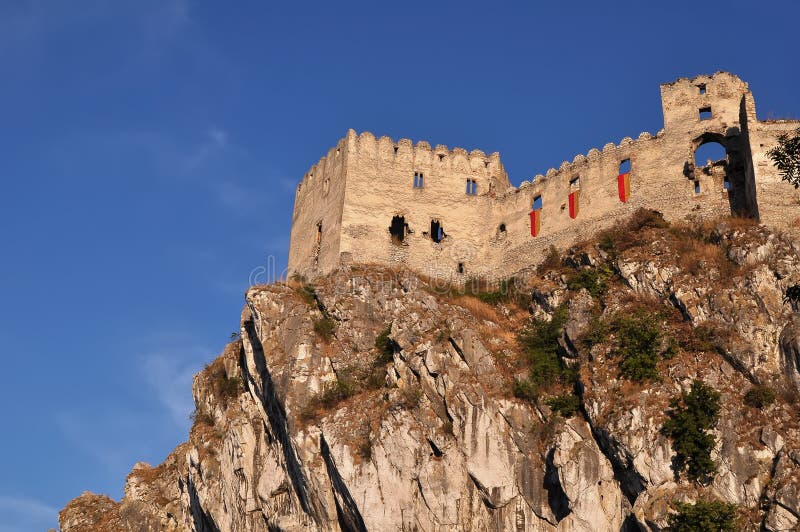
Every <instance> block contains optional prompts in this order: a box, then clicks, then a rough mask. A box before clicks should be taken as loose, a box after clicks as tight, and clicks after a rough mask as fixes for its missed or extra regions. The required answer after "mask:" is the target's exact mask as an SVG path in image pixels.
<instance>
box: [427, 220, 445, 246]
mask: <svg viewBox="0 0 800 532" xmlns="http://www.w3.org/2000/svg"><path fill="white" fill-rule="evenodd" d="M429 234H430V237H431V240H433V241H434V242H436V243H437V244H438V243H439V242H441V241H442V239H444V237H445V236H447V235H445V234H444V229H442V224H441V223H440V222H439V220H431V232H430V233H429Z"/></svg>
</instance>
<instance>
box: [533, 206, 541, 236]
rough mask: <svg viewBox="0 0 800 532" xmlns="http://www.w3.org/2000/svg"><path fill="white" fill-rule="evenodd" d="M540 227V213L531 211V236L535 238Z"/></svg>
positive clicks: (539, 211)
mask: <svg viewBox="0 0 800 532" xmlns="http://www.w3.org/2000/svg"><path fill="white" fill-rule="evenodd" d="M541 227H542V211H541V210H538V211H531V236H537V235H538V234H539V232H540V231H541Z"/></svg>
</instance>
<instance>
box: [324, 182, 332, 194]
mask: <svg viewBox="0 0 800 532" xmlns="http://www.w3.org/2000/svg"><path fill="white" fill-rule="evenodd" d="M330 188H331V180H330V179H326V180H325V181H323V182H322V193H323V194H327V193H328V191H329V190H330Z"/></svg>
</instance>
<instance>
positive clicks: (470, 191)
mask: <svg viewBox="0 0 800 532" xmlns="http://www.w3.org/2000/svg"><path fill="white" fill-rule="evenodd" d="M477 193H478V182H477V181H475V180H474V179H467V195H468V196H474V195H476V194H477Z"/></svg>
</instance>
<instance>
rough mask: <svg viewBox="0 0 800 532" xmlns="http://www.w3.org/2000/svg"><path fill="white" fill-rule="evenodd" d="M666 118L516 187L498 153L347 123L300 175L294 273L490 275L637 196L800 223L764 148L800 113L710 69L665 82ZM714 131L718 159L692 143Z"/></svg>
mask: <svg viewBox="0 0 800 532" xmlns="http://www.w3.org/2000/svg"><path fill="white" fill-rule="evenodd" d="M661 102H662V107H663V112H664V128H663V129H662V130H661V131H659V132H658V133H656V134H655V135H651V134H649V133H641V134H640V135H639V136H638V137H637V138H636V139H632V138H630V137H626V138H624V139H622V141H621V142H620V143H619V144H611V143H609V144H606V145H605V146H604V147H603V149H602V150H598V149H594V148H593V149H591V150H589V152H588V153H587V154H586V155H577V156H576V157H575V158H574V159H573V161H572V162H568V161H564V162H563V163H562V164H561V166H560V167H559V168H558V169H554V168H551V169H550V170H548V171H547V173H546V174H544V175H541V174H540V175H537V176H535V177H534V178H533V179H532V180H531V181H523V182H522V184H521V185H520V186H519V187H514V186H512V185H511V183H510V182H509V180H508V176H507V175H506V172H505V170H504V168H503V164H502V162H501V161H500V155H499V154H498V153H492V154H491V155H486V154H485V153H484V152H482V151H480V150H473V151H471V152H467V151H466V150H463V149H461V148H453V149H449V148H448V147H447V146H443V145H437V146H436V147H433V148H432V147H431V146H430V144H428V143H427V142H424V141H420V142H417V143H416V144H413V143H412V142H411V141H410V140H408V139H400V140H399V141H397V142H395V141H393V140H392V139H390V138H388V137H381V138H377V139H376V138H375V136H373V135H372V134H371V133H368V132H364V133H361V134H360V135H358V134H356V132H355V131H353V130H349V131H348V132H347V135H346V136H345V137H344V138H343V139H341V140H339V142H338V143H337V144H336V146H335V147H333V148H331V149H330V150H329V151H328V154H327V155H326V156H325V157H323V158H322V159H320V161H319V162H318V163H317V164H316V165H314V166H313V167H311V169H310V170H309V171H308V172H307V173H306V174H305V175H304V176H303V179H302V182H301V183H300V184H299V185H298V187H297V193H296V197H295V205H294V214H293V217H292V230H291V240H290V248H289V272H290V273H299V274H303V275H306V276H308V277H314V276H317V275H320V274H325V273H327V272H329V271H331V270H333V269H334V268H336V267H338V266H339V265H341V264H351V263H360V264H380V265H390V266H391V265H397V266H400V265H402V266H405V267H408V268H411V269H413V270H415V271H417V272H420V273H423V274H426V275H429V276H432V277H444V278H448V279H454V280H465V279H467V278H470V277H485V278H488V279H498V278H502V277H507V276H509V275H512V274H514V273H516V272H519V271H520V270H523V269H525V268H529V267H531V266H534V265H536V264H538V263H539V262H541V261H542V259H543V258H544V257H545V255H546V254H547V251H548V249H549V248H550V246H556V248H558V249H564V248H566V247H568V246H570V245H572V244H574V243H576V242H577V241H579V240H584V239H586V238H588V237H590V236H592V235H593V234H594V233H596V232H598V231H600V230H603V229H605V228H607V227H610V226H611V225H613V224H614V223H615V221H617V220H619V219H620V218H621V217H624V216H625V215H626V214H630V213H632V212H633V211H635V210H636V209H638V208H640V207H646V208H650V209H656V210H658V211H661V212H662V213H663V214H664V217H665V218H666V219H667V220H682V219H686V218H687V217H689V216H695V217H697V218H698V219H701V218H705V217H712V216H720V215H724V214H731V213H734V214H740V215H746V216H752V217H755V218H757V219H759V220H760V221H761V222H762V223H765V224H767V225H769V226H772V227H777V228H781V229H793V230H794V229H795V228H796V227H797V226H798V224H800V194H799V193H798V192H797V191H796V190H795V189H794V188H793V187H792V186H791V185H789V184H788V183H786V182H784V181H782V180H781V179H780V176H779V174H778V170H777V169H776V168H775V167H774V166H773V165H772V163H771V161H770V160H769V158H768V157H767V155H766V152H767V151H768V150H769V149H770V148H771V147H773V146H774V145H775V144H776V143H777V137H778V135H780V134H782V133H786V132H790V131H793V130H795V129H796V128H798V127H800V120H766V121H763V120H762V121H759V120H758V119H757V117H756V109H755V102H754V100H753V95H752V93H751V92H750V89H749V87H748V85H747V83H745V82H743V81H742V80H741V79H739V78H738V77H737V76H735V75H733V74H730V73H726V72H718V73H716V74H714V75H711V76H698V77H696V78H694V79H686V78H681V79H678V80H676V81H673V82H671V83H666V84H663V85H661ZM710 142H716V143H719V144H721V145H722V146H723V147H724V149H725V154H726V155H725V159H724V160H721V161H715V162H712V163H711V164H707V163H706V161H696V160H695V152H696V151H697V149H698V148H699V147H700V146H701V145H704V144H707V143H710Z"/></svg>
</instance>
